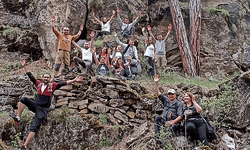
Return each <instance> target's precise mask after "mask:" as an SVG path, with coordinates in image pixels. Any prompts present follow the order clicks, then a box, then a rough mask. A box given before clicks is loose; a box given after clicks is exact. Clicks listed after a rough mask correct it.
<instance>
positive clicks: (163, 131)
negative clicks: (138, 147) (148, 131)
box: [156, 126, 174, 150]
mask: <svg viewBox="0 0 250 150" xmlns="http://www.w3.org/2000/svg"><path fill="white" fill-rule="evenodd" d="M156 136H158V138H159V139H160V141H161V143H162V144H163V146H164V147H165V149H167V150H174V148H173V146H172V143H171V141H172V138H173V137H172V133H171V131H170V129H169V127H163V126H161V127H160V132H158V133H156Z"/></svg>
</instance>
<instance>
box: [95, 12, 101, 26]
mask: <svg viewBox="0 0 250 150" xmlns="http://www.w3.org/2000/svg"><path fill="white" fill-rule="evenodd" d="M93 18H94V19H95V20H96V21H97V22H98V23H99V24H102V22H101V21H100V20H99V19H97V18H96V16H95V12H93Z"/></svg>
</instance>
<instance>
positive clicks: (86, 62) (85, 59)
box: [72, 32, 95, 73]
mask: <svg viewBox="0 0 250 150" xmlns="http://www.w3.org/2000/svg"><path fill="white" fill-rule="evenodd" d="M94 35H95V33H94V32H91V34H90V37H91V42H90V45H91V46H89V43H88V42H85V43H84V46H83V48H82V47H80V46H79V45H77V44H76V42H74V41H72V43H73V45H74V46H75V47H76V48H77V49H78V50H79V51H80V52H81V53H82V59H80V58H79V57H74V58H73V60H74V62H75V71H76V72H78V73H81V69H80V66H82V67H83V68H85V69H86V72H87V73H88V72H89V71H90V70H91V69H92V63H93V53H92V52H91V48H93V41H94Z"/></svg>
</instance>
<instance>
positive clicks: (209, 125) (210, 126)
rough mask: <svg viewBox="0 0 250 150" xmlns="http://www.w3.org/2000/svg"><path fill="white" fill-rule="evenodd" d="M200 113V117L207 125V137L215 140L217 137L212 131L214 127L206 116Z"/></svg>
mask: <svg viewBox="0 0 250 150" xmlns="http://www.w3.org/2000/svg"><path fill="white" fill-rule="evenodd" d="M200 115H201V118H202V119H203V120H204V122H205V124H206V126H207V139H208V140H210V141H212V140H216V139H217V136H216V134H215V132H214V127H213V126H212V125H211V123H210V122H209V120H208V118H207V117H203V115H202V114H200Z"/></svg>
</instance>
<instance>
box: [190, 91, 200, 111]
mask: <svg viewBox="0 0 250 150" xmlns="http://www.w3.org/2000/svg"><path fill="white" fill-rule="evenodd" d="M192 102H193V105H194V107H195V109H196V111H197V113H201V112H202V108H201V106H200V105H199V104H198V103H197V102H196V96H195V95H193V97H192Z"/></svg>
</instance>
